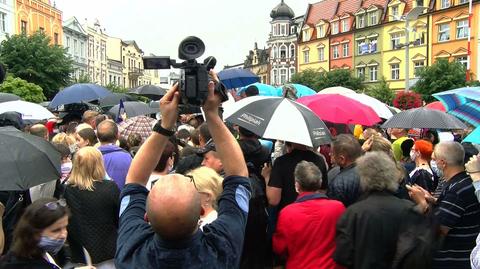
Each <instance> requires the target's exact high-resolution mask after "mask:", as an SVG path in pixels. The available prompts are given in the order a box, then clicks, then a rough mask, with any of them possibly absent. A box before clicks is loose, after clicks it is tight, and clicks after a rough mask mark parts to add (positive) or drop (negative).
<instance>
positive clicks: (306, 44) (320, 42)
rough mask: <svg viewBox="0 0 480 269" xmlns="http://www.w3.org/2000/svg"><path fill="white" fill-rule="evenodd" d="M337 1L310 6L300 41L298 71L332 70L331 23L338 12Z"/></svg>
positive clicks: (331, 0) (330, 0)
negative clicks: (330, 61)
mask: <svg viewBox="0 0 480 269" xmlns="http://www.w3.org/2000/svg"><path fill="white" fill-rule="evenodd" d="M337 6H338V1H337V0H325V1H321V2H318V3H315V4H309V5H308V9H307V13H306V14H307V15H306V17H305V21H304V26H303V28H302V32H301V34H300V37H299V40H298V50H297V53H298V57H297V58H298V71H299V72H301V71H304V70H305V69H313V70H315V71H320V72H325V71H329V70H330V67H329V66H330V63H329V59H330V58H329V57H330V53H329V51H330V39H329V33H330V27H329V25H330V23H329V20H330V19H331V18H332V17H333V16H334V15H335V12H336V10H337Z"/></svg>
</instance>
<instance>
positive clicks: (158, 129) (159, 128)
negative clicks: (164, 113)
mask: <svg viewBox="0 0 480 269" xmlns="http://www.w3.org/2000/svg"><path fill="white" fill-rule="evenodd" d="M152 130H153V131H154V132H156V133H159V134H161V135H164V136H166V137H170V136H172V135H174V134H175V131H174V130H167V129H165V128H163V127H162V125H161V123H160V122H157V123H156V124H155V125H154V126H153V129H152Z"/></svg>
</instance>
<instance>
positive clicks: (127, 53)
mask: <svg viewBox="0 0 480 269" xmlns="http://www.w3.org/2000/svg"><path fill="white" fill-rule="evenodd" d="M122 64H123V79H124V81H125V87H126V88H135V87H137V86H140V85H142V84H143V81H142V77H143V51H142V50H141V49H140V47H138V45H137V42H135V41H134V40H127V41H122Z"/></svg>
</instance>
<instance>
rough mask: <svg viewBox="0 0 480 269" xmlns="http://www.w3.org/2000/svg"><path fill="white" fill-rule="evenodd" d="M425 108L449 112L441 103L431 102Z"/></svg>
mask: <svg viewBox="0 0 480 269" xmlns="http://www.w3.org/2000/svg"><path fill="white" fill-rule="evenodd" d="M425 107H426V108H428V109H436V110H440V111H443V112H447V109H445V106H444V105H443V104H442V102H440V101H435V102H431V103H430V104H427V105H426V106H425Z"/></svg>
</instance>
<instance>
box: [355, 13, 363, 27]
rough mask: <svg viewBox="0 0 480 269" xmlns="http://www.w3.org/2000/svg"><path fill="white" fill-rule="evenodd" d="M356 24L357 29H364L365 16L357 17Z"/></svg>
mask: <svg viewBox="0 0 480 269" xmlns="http://www.w3.org/2000/svg"><path fill="white" fill-rule="evenodd" d="M357 23H358V24H357V28H363V27H365V15H359V16H358V21H357Z"/></svg>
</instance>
